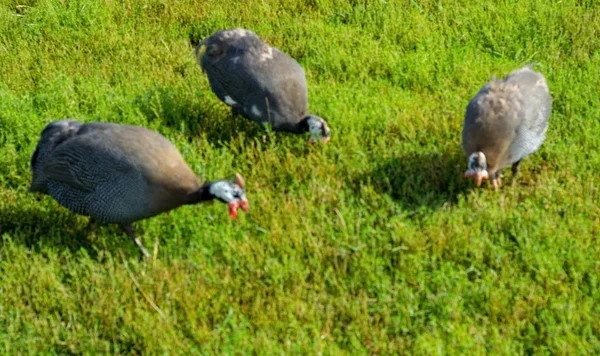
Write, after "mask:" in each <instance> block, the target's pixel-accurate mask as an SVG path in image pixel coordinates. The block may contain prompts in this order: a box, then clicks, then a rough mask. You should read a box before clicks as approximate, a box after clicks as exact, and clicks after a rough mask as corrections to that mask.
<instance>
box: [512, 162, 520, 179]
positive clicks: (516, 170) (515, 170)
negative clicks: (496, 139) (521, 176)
mask: <svg viewBox="0 0 600 356" xmlns="http://www.w3.org/2000/svg"><path fill="white" fill-rule="evenodd" d="M520 165H521V160H518V161H516V162H515V163H513V165H512V174H513V176H516V175H517V173H519V166H520Z"/></svg>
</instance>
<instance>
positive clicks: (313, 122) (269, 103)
mask: <svg viewBox="0 0 600 356" xmlns="http://www.w3.org/2000/svg"><path fill="white" fill-rule="evenodd" d="M195 53H196V57H197V58H198V61H199V62H200V66H201V67H202V70H203V71H204V72H206V74H207V76H208V81H209V83H210V87H211V89H212V91H213V92H214V93H215V94H216V96H217V97H218V98H219V99H220V100H221V101H223V102H224V103H226V104H227V105H229V106H231V108H232V110H233V112H234V113H237V114H241V115H242V116H244V117H246V118H248V119H250V120H252V121H255V122H258V123H260V124H263V125H264V124H267V123H269V124H270V125H271V126H272V128H273V129H274V130H276V131H287V132H292V133H304V132H310V133H311V140H310V142H311V143H312V142H315V141H318V140H322V141H324V142H327V141H328V140H329V137H330V136H329V135H330V130H329V127H328V126H327V123H326V122H325V120H323V119H322V118H320V117H318V116H316V115H310V114H309V113H308V91H307V89H306V77H305V74H304V70H303V69H302V67H301V66H300V64H298V62H296V60H294V59H293V58H292V57H290V56H288V55H287V54H286V53H284V52H282V51H280V50H279V49H277V48H274V47H271V46H269V45H268V44H266V43H265V42H263V41H262V40H261V39H260V38H259V37H258V36H257V35H256V34H255V33H254V32H251V31H248V30H244V29H240V28H236V29H230V30H221V31H218V32H216V33H214V34H213V35H211V36H210V37H208V38H206V39H205V40H204V41H202V42H201V43H200V44H198V46H197V47H196V51H195Z"/></svg>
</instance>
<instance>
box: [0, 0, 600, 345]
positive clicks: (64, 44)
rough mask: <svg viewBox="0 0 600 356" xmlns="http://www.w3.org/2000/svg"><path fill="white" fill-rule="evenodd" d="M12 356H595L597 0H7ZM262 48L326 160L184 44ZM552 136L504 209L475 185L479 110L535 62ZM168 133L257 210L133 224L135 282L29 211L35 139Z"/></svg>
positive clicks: (4, 138) (4, 233) (104, 255)
mask: <svg viewBox="0 0 600 356" xmlns="http://www.w3.org/2000/svg"><path fill="white" fill-rule="evenodd" d="M0 19H1V20H0V236H1V240H0V353H3V354H4V353H6V354H15V353H23V354H30V353H31V354H37V353H43V354H53V353H56V354H71V353H72V354H80V353H85V354H95V353H105V352H106V353H119V354H129V353H132V354H142V353H143V354H164V353H167V354H189V353H190V352H193V353H206V354H213V353H235V354H238V353H241V354H246V353H258V354H315V353H324V354H343V353H347V354H367V353H379V354H388V353H403V354H404V353H406V354H485V353H492V354H506V355H512V354H531V353H535V354H538V353H539V354H550V353H551V354H598V353H600V323H599V322H598V320H599V319H600V289H599V283H600V244H598V236H599V235H600V206H599V201H600V191H599V189H600V182H599V179H600V178H599V177H600V3H598V2H595V1H574V0H566V1H561V2H552V1H545V0H531V1H518V2H517V1H496V2H480V1H473V0H466V1H456V0H448V1H424V0H423V1H347V0H312V1H283V0H282V1H274V0H263V1H244V2H242V1H235V0H219V1H212V0H208V1H201V0H174V1H165V0H143V1H133V0H122V1H116V0H106V1H91V0H68V1H66V0H40V1H36V0H19V1H17V0H2V2H1V4H0ZM238 26H239V27H244V28H248V29H251V30H253V31H255V32H257V33H258V34H259V35H260V36H261V37H262V38H263V39H264V40H266V41H267V42H269V43H270V44H272V45H274V46H276V47H278V48H280V49H282V50H284V51H286V52H287V53H289V54H290V55H292V56H293V57H295V58H296V59H297V60H298V61H299V62H300V63H301V64H302V65H303V66H304V68H305V70H306V73H307V78H308V82H309V93H310V108H311V111H312V112H314V113H316V114H318V115H320V116H323V117H325V118H326V119H327V121H328V123H329V125H330V127H331V129H332V141H331V143H330V144H328V145H325V146H316V147H311V146H309V145H307V144H306V143H307V140H308V136H307V135H305V136H294V135H287V134H281V133H273V132H270V131H268V130H265V129H263V128H261V127H259V126H258V125H255V124H253V123H251V122H248V121H246V120H245V119H243V118H240V117H235V116H232V115H231V113H230V110H229V108H227V107H226V106H225V105H224V104H222V103H220V102H219V101H218V100H217V98H216V97H215V96H214V95H213V94H212V93H211V91H210V89H209V86H208V81H207V79H206V77H205V76H204V75H203V73H202V72H201V70H200V68H199V66H198V65H197V63H196V62H195V59H194V57H193V49H192V47H191V45H190V39H192V40H198V39H201V38H203V37H205V36H207V35H209V34H211V33H213V32H214V31H216V30H219V29H223V28H231V27H238ZM531 62H535V63H537V66H536V69H537V70H539V71H541V72H542V73H544V75H545V76H546V78H547V79H548V82H549V86H550V89H551V93H552V95H553V97H554V111H553V113H552V116H551V120H550V128H549V130H548V134H547V140H546V142H545V143H544V145H543V146H542V148H541V149H540V151H539V152H537V153H536V154H535V155H533V156H531V157H530V158H528V159H527V160H526V161H524V163H523V165H522V170H521V173H520V175H519V177H518V178H517V180H516V181H515V182H514V184H510V175H511V173H510V170H508V171H506V172H504V175H505V179H504V182H505V183H506V184H505V186H504V187H503V188H502V189H501V190H500V191H497V192H496V191H492V190H491V189H488V188H485V187H484V188H482V189H474V188H473V187H472V184H471V183H470V182H468V181H465V180H464V179H463V178H462V172H463V171H464V170H465V167H466V158H465V157H464V154H463V153H462V150H461V148H460V135H461V128H462V119H463V114H464V109H465V107H466V105H467V102H468V100H469V99H470V98H471V97H472V96H473V95H474V94H475V93H476V92H477V91H478V90H479V88H480V87H481V86H482V85H483V84H484V83H485V82H486V81H488V80H489V79H490V78H491V77H492V76H493V75H496V76H497V77H503V76H504V75H506V74H507V73H509V72H510V71H512V70H514V69H515V68H518V67H520V66H522V65H524V64H526V63H531ZM64 117H72V118H75V119H78V120H81V121H111V122H117V123H127V124H135V125H143V126H145V127H148V128H152V129H154V130H157V131H159V132H161V133H162V134H163V135H165V136H166V137H168V138H169V139H171V140H172V141H173V142H174V143H175V144H176V146H177V147H178V148H179V149H180V151H181V152H182V154H183V156H184V157H185V159H186V160H187V161H188V162H189V164H190V166H191V167H192V168H193V169H194V171H196V172H197V173H198V174H199V176H200V177H202V178H204V179H217V178H223V177H231V176H232V175H233V173H234V172H240V173H241V174H242V175H243V176H244V177H245V179H246V184H247V191H248V197H249V199H250V201H251V211H250V213H249V214H247V215H244V214H241V217H240V218H239V219H238V220H236V221H232V220H230V219H229V217H228V216H227V211H226V210H227V209H226V207H225V206H223V205H222V204H212V205H198V206H186V207H182V208H180V209H178V210H175V211H172V212H171V213H169V214H163V215H161V216H158V217H156V218H153V219H150V220H145V221H142V222H139V223H137V224H136V225H135V226H136V227H137V229H138V231H139V233H140V235H141V236H142V238H143V241H144V242H145V244H146V246H147V247H148V248H149V249H150V250H154V252H155V253H156V255H155V258H154V259H153V260H150V261H146V262H141V261H139V259H138V251H137V250H136V247H135V245H134V244H133V243H132V242H131V241H130V240H129V239H128V238H127V237H126V236H125V235H124V234H122V233H121V231H120V230H119V229H118V228H116V227H115V226H102V227H99V228H97V229H96V230H90V229H88V228H87V227H86V225H87V218H85V217H81V216H76V215H74V214H72V213H70V212H69V211H67V210H66V209H64V208H62V207H60V206H59V205H58V204H57V203H56V202H55V201H53V200H52V199H51V198H50V197H42V196H38V195H33V194H30V193H28V192H27V188H28V185H29V181H30V177H31V176H30V172H29V158H30V156H31V154H32V152H33V150H34V147H35V144H36V142H37V139H38V137H39V133H40V131H41V130H42V128H43V127H44V126H45V125H46V124H47V123H48V122H50V121H52V120H56V119H61V118H64Z"/></svg>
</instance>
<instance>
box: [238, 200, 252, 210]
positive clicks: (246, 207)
mask: <svg viewBox="0 0 600 356" xmlns="http://www.w3.org/2000/svg"><path fill="white" fill-rule="evenodd" d="M239 206H240V208H242V210H243V211H245V212H246V213H247V212H248V210H250V203H248V200H245V199H244V200H240V203H239Z"/></svg>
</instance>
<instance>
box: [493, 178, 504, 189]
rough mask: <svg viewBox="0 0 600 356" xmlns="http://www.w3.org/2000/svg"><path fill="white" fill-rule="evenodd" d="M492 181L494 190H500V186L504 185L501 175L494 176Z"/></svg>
mask: <svg viewBox="0 0 600 356" xmlns="http://www.w3.org/2000/svg"><path fill="white" fill-rule="evenodd" d="M491 183H492V187H494V190H498V189H500V187H502V180H501V179H500V177H496V178H492V179H491Z"/></svg>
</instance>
